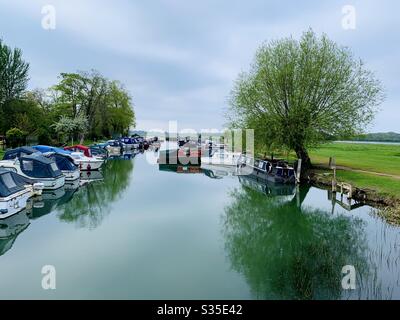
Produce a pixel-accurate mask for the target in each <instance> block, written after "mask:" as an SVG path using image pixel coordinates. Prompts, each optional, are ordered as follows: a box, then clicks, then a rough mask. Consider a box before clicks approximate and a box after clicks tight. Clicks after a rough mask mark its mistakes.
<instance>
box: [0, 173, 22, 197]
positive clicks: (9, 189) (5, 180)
mask: <svg viewBox="0 0 400 320" xmlns="http://www.w3.org/2000/svg"><path fill="white" fill-rule="evenodd" d="M18 176H19V175H18V174H17V173H15V172H13V171H9V170H2V169H0V198H6V197H9V196H11V195H12V194H14V193H17V192H20V191H23V190H25V187H24V185H25V183H23V180H21V179H17V178H18Z"/></svg>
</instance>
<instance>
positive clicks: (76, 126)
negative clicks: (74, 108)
mask: <svg viewBox="0 0 400 320" xmlns="http://www.w3.org/2000/svg"><path fill="white" fill-rule="evenodd" d="M52 127H53V128H54V130H55V131H56V132H57V133H58V134H59V135H60V136H61V137H63V138H64V137H68V138H71V139H72V143H73V137H74V136H75V135H77V134H79V135H81V139H83V136H84V134H85V132H87V130H88V120H87V119H86V118H85V117H84V116H80V115H78V116H77V117H75V118H69V117H67V116H61V118H60V120H59V121H58V122H56V123H54V124H53V125H52Z"/></svg>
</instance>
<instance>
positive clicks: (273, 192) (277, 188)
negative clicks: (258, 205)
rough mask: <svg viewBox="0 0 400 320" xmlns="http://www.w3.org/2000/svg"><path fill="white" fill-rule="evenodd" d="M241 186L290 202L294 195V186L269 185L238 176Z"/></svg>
mask: <svg viewBox="0 0 400 320" xmlns="http://www.w3.org/2000/svg"><path fill="white" fill-rule="evenodd" d="M238 178H239V182H240V184H241V185H242V186H244V187H247V188H250V189H253V190H255V191H257V192H261V193H264V194H265V195H268V196H271V197H282V200H292V199H293V197H294V196H295V195H296V186H295V185H294V184H282V183H271V182H269V181H265V180H261V179H257V178H256V177H254V176H251V175H244V176H238Z"/></svg>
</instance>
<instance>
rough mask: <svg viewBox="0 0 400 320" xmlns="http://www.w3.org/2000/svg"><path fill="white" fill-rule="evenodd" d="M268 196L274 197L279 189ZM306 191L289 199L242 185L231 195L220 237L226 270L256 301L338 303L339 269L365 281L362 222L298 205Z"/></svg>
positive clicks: (306, 188)
mask: <svg viewBox="0 0 400 320" xmlns="http://www.w3.org/2000/svg"><path fill="white" fill-rule="evenodd" d="M271 189H272V191H270V192H269V194H274V193H275V194H276V193H278V194H280V193H281V191H282V190H276V191H273V189H274V186H267V187H265V188H264V190H271ZM308 192H309V187H302V188H300V189H299V192H298V194H297V195H296V196H295V197H292V198H287V197H286V198H282V197H279V196H278V197H277V196H269V197H268V196H266V195H265V192H262V193H261V192H259V191H257V190H254V189H253V188H250V187H249V186H248V185H247V184H243V186H242V187H241V188H240V189H235V190H234V191H233V192H231V194H230V196H231V198H232V202H231V204H230V205H229V206H228V207H226V209H225V216H224V231H223V232H224V235H225V242H226V251H227V253H228V255H229V258H230V261H231V264H232V267H233V269H234V270H236V271H237V272H239V273H242V274H243V275H244V276H245V278H246V281H247V282H248V284H249V286H250V287H251V290H252V293H253V295H254V297H255V298H258V299H338V298H340V297H341V296H342V287H341V279H342V277H343V275H342V274H341V269H342V267H343V266H344V265H354V266H355V268H356V270H357V272H358V273H359V274H360V275H361V276H368V275H367V273H368V268H367V267H368V263H367V255H366V248H367V247H366V240H365V233H364V227H365V225H364V223H363V222H362V220H360V219H356V218H350V217H344V216H332V215H331V214H330V213H328V212H325V211H323V210H317V209H311V208H307V207H305V206H302V203H303V200H304V199H305V197H306V196H307V193H308Z"/></svg>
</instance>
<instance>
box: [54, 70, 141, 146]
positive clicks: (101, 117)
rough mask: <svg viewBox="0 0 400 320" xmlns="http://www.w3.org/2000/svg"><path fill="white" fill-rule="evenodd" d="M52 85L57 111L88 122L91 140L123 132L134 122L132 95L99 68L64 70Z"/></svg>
mask: <svg viewBox="0 0 400 320" xmlns="http://www.w3.org/2000/svg"><path fill="white" fill-rule="evenodd" d="M60 78H61V81H60V82H59V84H57V85H56V86H54V87H53V88H52V90H53V92H54V96H55V97H56V98H55V101H54V106H55V109H56V110H57V111H58V114H61V115H64V116H68V117H71V118H76V117H77V116H83V117H85V118H86V119H87V121H88V130H87V131H88V134H89V137H90V138H91V139H95V138H98V137H103V136H111V135H113V134H115V133H118V134H123V133H126V132H127V131H128V130H129V127H130V126H132V125H134V124H135V114H134V111H133V108H132V103H131V97H130V96H129V93H128V92H127V91H126V90H125V88H124V87H123V86H122V85H121V84H120V83H119V82H117V81H109V80H107V79H106V78H104V77H103V76H101V75H100V74H99V73H98V72H96V71H91V72H79V73H62V74H61V76H60Z"/></svg>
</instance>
